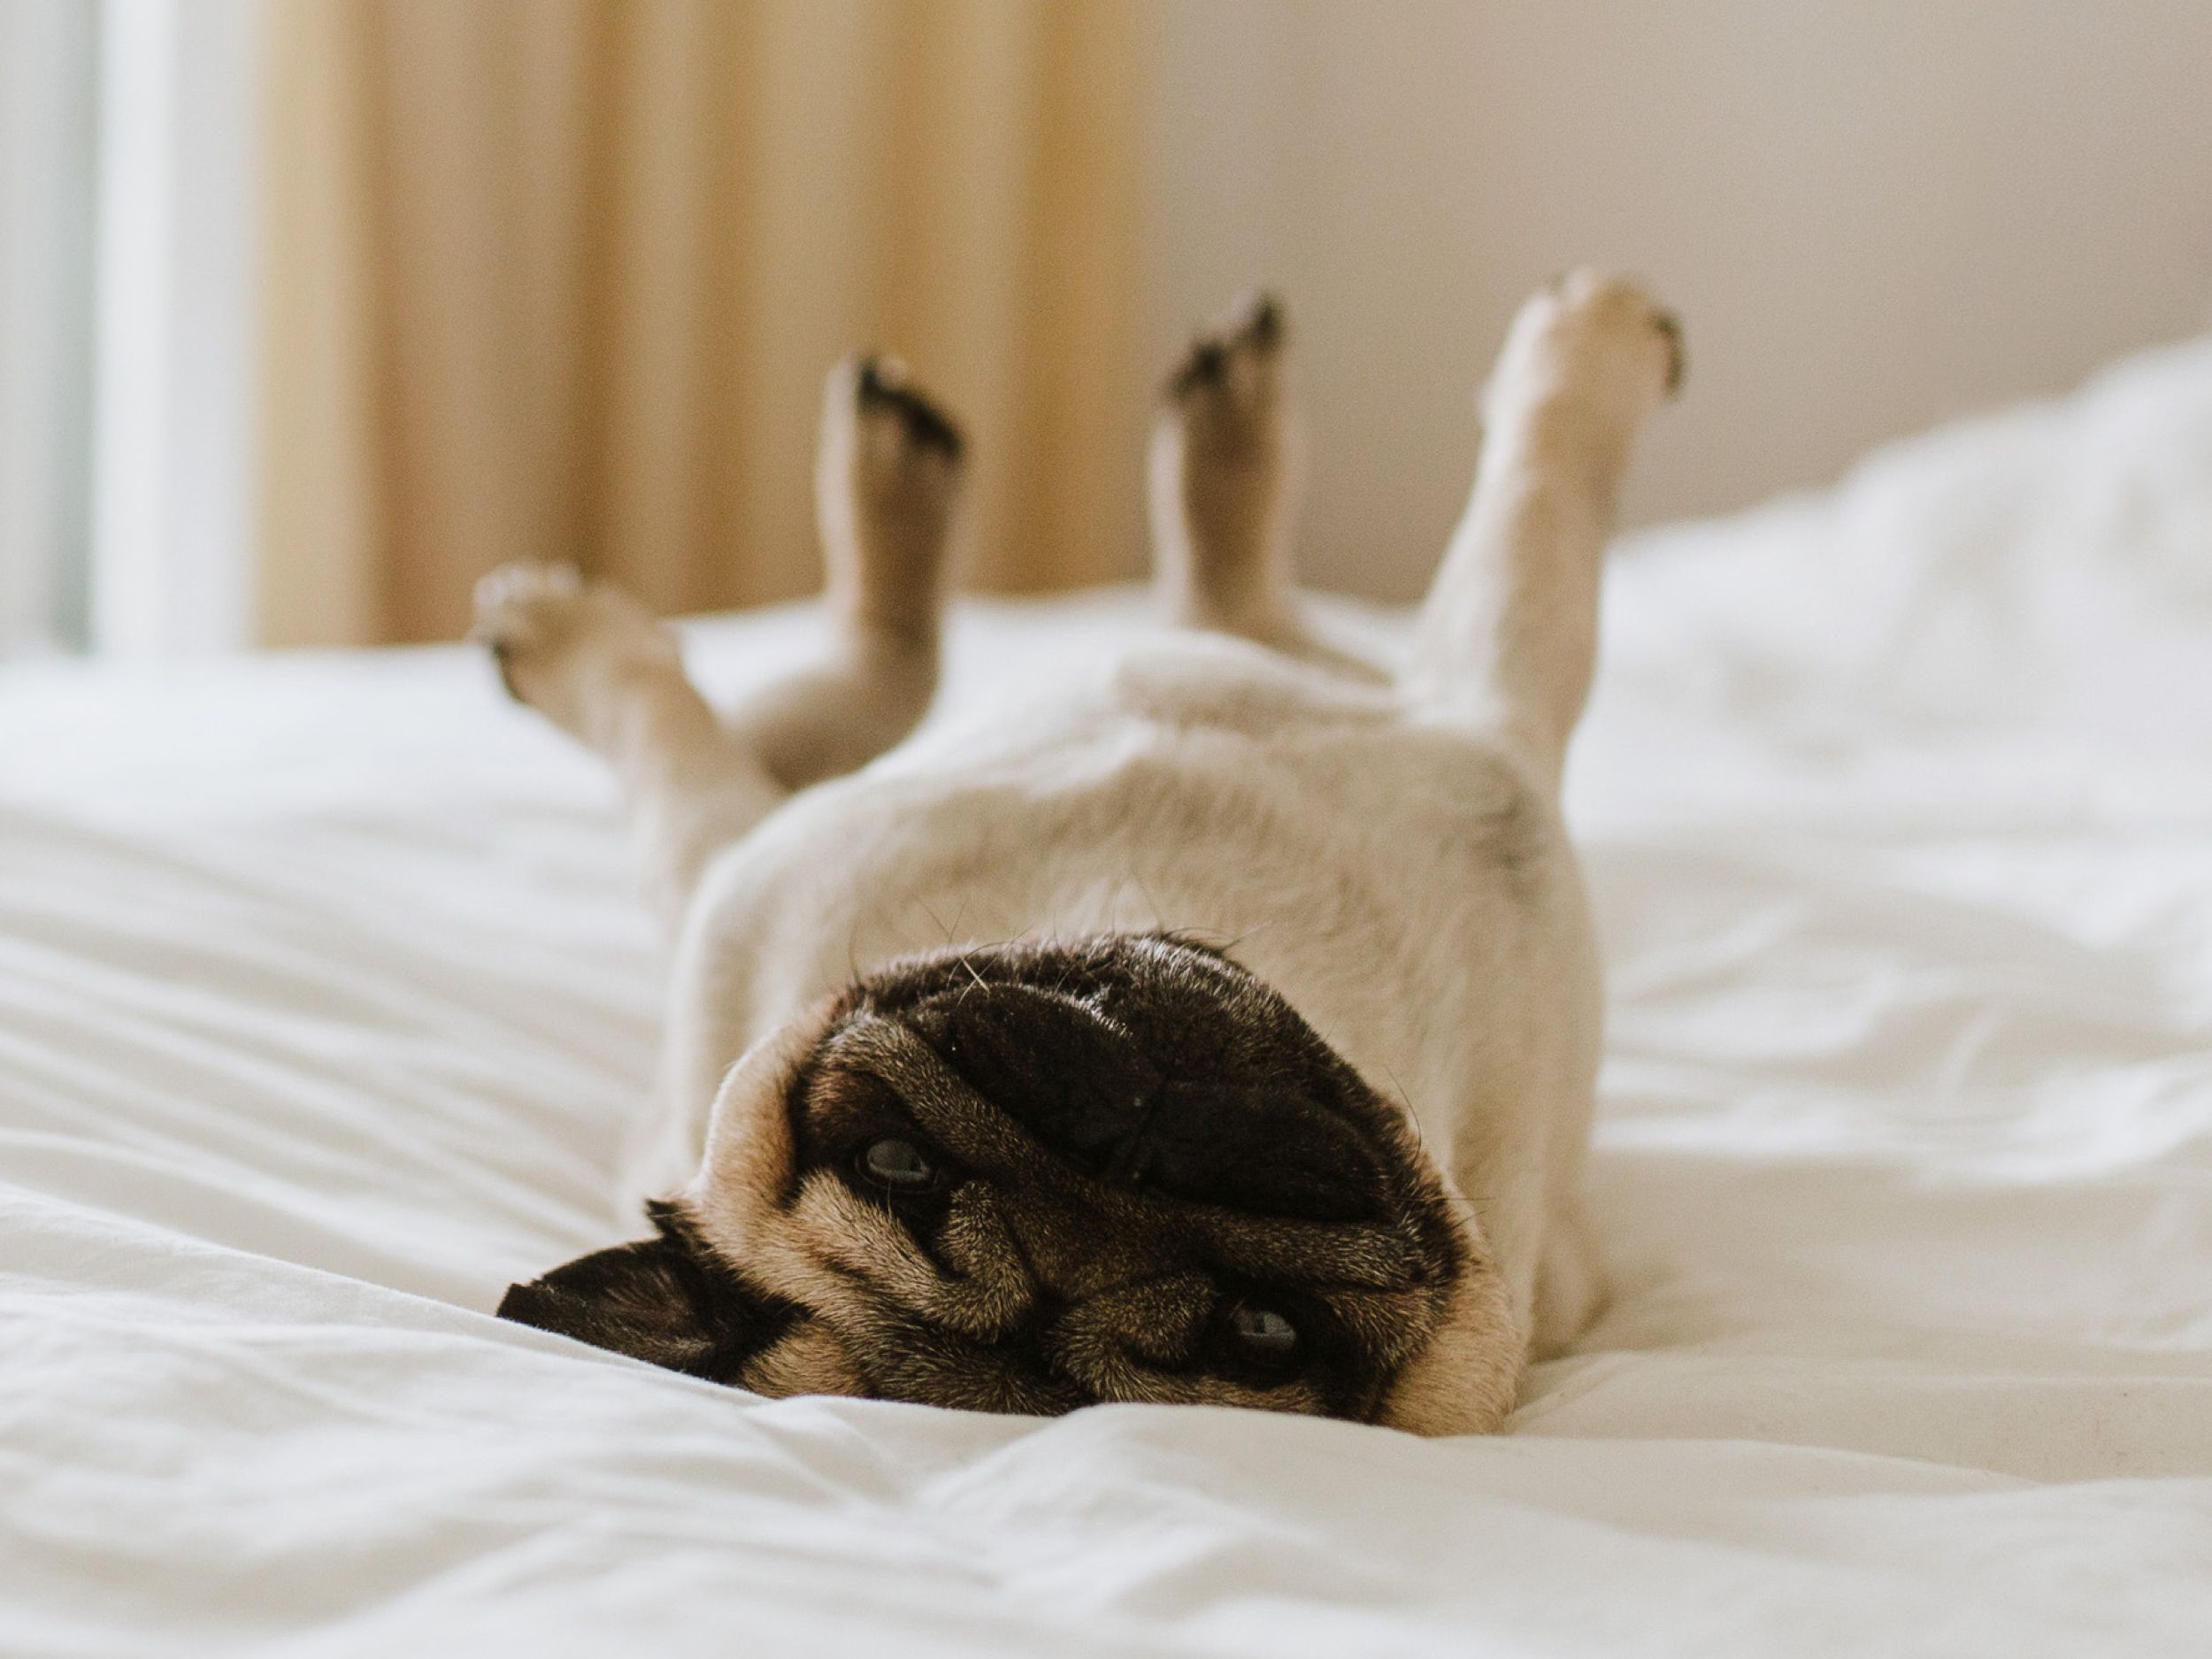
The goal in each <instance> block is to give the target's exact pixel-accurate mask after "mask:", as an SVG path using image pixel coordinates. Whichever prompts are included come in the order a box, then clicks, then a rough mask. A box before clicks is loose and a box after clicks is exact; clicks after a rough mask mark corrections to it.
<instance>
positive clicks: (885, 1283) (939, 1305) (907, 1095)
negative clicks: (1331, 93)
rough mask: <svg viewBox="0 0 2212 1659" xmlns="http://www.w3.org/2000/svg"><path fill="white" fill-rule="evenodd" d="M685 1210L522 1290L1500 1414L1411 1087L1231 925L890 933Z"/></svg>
mask: <svg viewBox="0 0 2212 1659" xmlns="http://www.w3.org/2000/svg"><path fill="white" fill-rule="evenodd" d="M649 1214H650V1215H651V1217H652V1219H653V1220H654V1222H655V1225H657V1228H658V1236H657V1238H655V1239H653V1240H648V1241H646V1242H643V1243H639V1244H632V1245H626V1246H622V1247H620V1248H616V1249H612V1250H603V1251H601V1252H599V1253H597V1254H595V1255H593V1256H586V1257H584V1258H583V1259H582V1260H580V1261H578V1262H574V1263H570V1264H569V1265H567V1266H566V1267H564V1268H561V1269H559V1270H557V1271H555V1272H553V1273H551V1274H549V1275H548V1276H547V1277H546V1278H544V1279H540V1280H537V1281H535V1282H534V1283H533V1284H530V1285H526V1286H516V1287H515V1288H514V1289H512V1290H511V1291H510V1292H509V1294H508V1297H507V1300H506V1301H505V1302H503V1304H502V1305H501V1308H500V1312H501V1314H502V1315H503V1317H509V1318H513V1319H518V1320H521V1321H522V1322H524V1323H526V1324H530V1325H541V1326H544V1327H546V1328H548V1329H551V1330H557V1331H561V1332H564V1333H566V1334H569V1335H572V1336H575V1337H579V1338H580V1339H582V1340H585V1341H588V1342H593V1343H595V1344H597V1345H599V1346H601V1347H604V1348H615V1349H618V1350H620V1351H622V1352H625V1353H628V1354H632V1355H634V1356H637V1357H639V1358H641V1359H647V1360H650V1361H652V1362H654V1363H657V1364H662V1365H667V1366H670V1367H672V1368H673V1369H675V1370H679V1371H687V1372H690V1373H692V1374H694V1375H697V1376H703V1377H709V1378H712V1379H716V1380H719V1381H724V1382H730V1383H736V1384H740V1385H742V1386H746V1387H749V1388H752V1389H754V1390H756V1391H757V1392H760V1393H763V1394H800V1393H831V1394H862V1395H870V1396H875V1397H879V1398H886V1399H895V1400H908V1401H918V1402H926V1403H930V1404H934V1405H945V1406H957V1407H966V1408H970V1409H981V1410H993V1411H1014V1412H1025V1413H1034V1414H1042V1415H1049V1414H1056V1413H1059V1412H1064V1411H1069V1410H1072V1409H1075V1408H1077V1407H1079V1406H1084V1405H1089V1404H1093V1403H1096V1402H1105V1401H1149V1402H1192V1403H1208V1404H1217V1405H1240V1406H1256V1407H1262V1408H1265V1409H1274V1410H1285V1411H1301V1412H1309V1413H1315V1414H1320V1415H1325V1416H1331V1417H1348V1418H1351V1419H1354V1420H1356V1421H1362V1422H1379V1423H1386V1424H1391V1425H1395V1426H1398V1427H1402V1428H1408V1429H1411V1430H1414V1431H1416V1432H1425V1433H1456V1432H1472V1431H1479V1430H1485V1429H1489V1428H1493V1427H1494V1426H1496V1425H1497V1423H1498V1422H1499V1420H1500V1419H1502V1417H1503V1416H1504V1414H1505V1412H1506V1411H1507V1410H1508V1409H1509V1408H1510V1405H1511V1402H1512V1393H1513V1388H1514V1379H1515V1377H1516V1375H1517V1371H1518V1366H1519V1361H1520V1357H1521V1340H1520V1336H1519V1334H1518V1333H1517V1331H1516V1330H1515V1328H1514V1325H1513V1322H1512V1320H1511V1317H1510V1316H1509V1311H1508V1308H1507V1302H1506V1297H1505V1294H1504V1292H1503V1289H1502V1285H1501V1283H1500V1281H1499V1279H1498V1278H1497V1276H1496V1274H1495V1273H1494V1271H1492V1269H1491V1267H1490V1265H1489V1263H1488V1261H1487V1259H1486V1254H1485V1251H1484V1249H1483V1247H1482V1241H1481V1239H1480V1235H1479V1231H1478V1230H1477V1228H1476V1226H1475V1223H1474V1219H1473V1217H1472V1215H1471V1213H1470V1212H1469V1211H1468V1210H1467V1209H1466V1207H1465V1205H1464V1204H1463V1202H1460V1201H1458V1200H1457V1199H1456V1198H1455V1197H1454V1196H1453V1195H1452V1194H1450V1193H1449V1191H1448V1188H1447V1187H1446V1186H1445V1184H1444V1183H1443V1181H1442V1180H1441V1179H1440V1177H1439V1176H1438V1174H1437V1172H1436V1171H1435V1169H1434V1166H1433V1165H1432V1164H1431V1163H1430V1161H1429V1160H1428V1159H1427V1157H1426V1156H1425V1155H1424V1154H1423V1152H1422V1151H1421V1149H1420V1148H1419V1146H1418V1145H1417V1143H1416V1142H1415V1141H1414V1139H1413V1137H1412V1134H1411V1132H1410V1130H1409V1128H1408V1126H1407V1124H1406V1120H1405V1118H1404V1116H1403V1115H1402V1113H1401V1112H1399V1111H1398V1110H1396V1109H1395V1108H1394V1107H1393V1106H1392V1105H1391V1104H1390V1103H1389V1102H1386V1101H1384V1100H1383V1099H1381V1098H1380V1097H1379V1095H1377V1094H1376V1093H1375V1092H1374V1091H1373V1090H1371V1089H1370V1088H1369V1087H1367V1086H1366V1084H1365V1083H1364V1082H1363V1080H1362V1079H1360V1077H1359V1075H1358V1074H1357V1073H1356V1071H1353V1069H1352V1068H1351V1067H1350V1066H1349V1065H1348V1064H1346V1063H1345V1062H1344V1061H1343V1060H1342V1059H1341V1058H1340V1057H1339V1056H1337V1055H1336V1054H1335V1052H1334V1051H1333V1050H1332V1049H1331V1048H1329V1047H1328V1045H1327V1044H1326V1043H1325V1042H1324V1041H1322V1040H1321V1038H1320V1037H1319V1036H1318V1035H1317V1033H1315V1032H1314V1031H1313V1030H1312V1029H1311V1027H1310V1026H1309V1025H1306V1023H1305V1022H1304V1021H1303V1020H1302V1019H1301V1018H1299V1016H1298V1014H1297V1013H1296V1011H1295V1010H1293V1009H1292V1008H1291V1006H1290V1004H1289V1003H1288V1002H1286V1001H1285V1000H1284V999H1283V998H1282V997H1281V996H1279V995H1277V994H1276V993H1275V992H1273V991H1272V990H1271V989H1270V988H1269V987H1266V986H1265V985H1263V983H1261V982H1260V981H1259V980H1258V979H1255V978H1254V977H1253V976H1252V975H1251V974H1249V973H1248V972H1245V971H1244V970H1242V969H1241V968H1239V967H1237V966H1236V965H1235V964H1232V963H1230V962H1228V961H1227V960H1225V958H1224V957H1222V956H1219V955H1217V953H1215V952H1212V951H1210V950H1207V949H1202V948H1201V947H1199V946H1196V945H1194V944H1190V943H1188V942H1187V941H1181V940H1178V939H1174V938H1170V937H1163V936H1159V935H1133V934H1105V935H1101V936H1098V937H1095V938H1091V939H1087V940H1080V941H1073V942H1071V943H1064V944H1049V945H1042V944H1041V945H1018V946H1007V947H1002V948H998V949H988V950H974V951H968V952H964V953H950V952H949V953H943V954H940V955H935V956H926V957H918V958H913V959H910V960H907V961H904V962H901V963H896V964H892V965H890V966H888V967H887V968H885V969H883V970H882V971H880V972H877V973H875V974H872V975H871V976H870V977H868V978H867V979H864V980H862V981H861V982H859V983H858V984H857V985H856V986H854V987H852V988H851V989H850V990H849V991H847V992H846V993H844V994H843V995H840V996H839V997H837V998H835V999H833V1001H832V1002H829V1003H828V1004H826V1006H824V1007H822V1008H820V1009H818V1010H816V1011H815V1013H814V1014H812V1015H811V1016H810V1017H809V1018H806V1019H804V1020H802V1021H799V1022H796V1023H795V1024H794V1025H792V1026H790V1027H787V1028H786V1030H785V1031H783V1032H781V1033H778V1035H777V1036H775V1037H773V1038H771V1039H769V1040H768V1041H765V1042H764V1043H763V1044H761V1045H759V1046H757V1048H755V1049H754V1050H753V1051H752V1052H751V1053H749V1055H748V1056H746V1057H745V1059H744V1060H742V1061H741V1063H740V1064H738V1065H737V1066H736V1067H735V1068H734V1069H733V1071H732V1072H731V1074H730V1076H729V1078H728V1079H727V1080H726V1082H725V1084H724V1086H723V1088H722V1092H721V1094H720V1096H719V1097H718V1100H717V1102H716V1103H715V1110H714V1118H713V1123H712V1127H711V1129H710V1134H709V1141H708V1149H707V1156H706V1161H705V1164H704V1165H703V1169H702V1170H701V1172H700V1174H699V1176H698V1178H697V1179H695V1181H694V1182H693V1184H692V1186H691V1187H690V1188H689V1189H688V1190H687V1192H686V1193H685V1194H682V1195H681V1196H680V1197H678V1198H676V1199H674V1200H672V1201H670V1202H665V1203H661V1204H657V1205H655V1206H653V1207H652V1208H651V1210H650V1211H649Z"/></svg>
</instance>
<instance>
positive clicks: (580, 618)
mask: <svg viewBox="0 0 2212 1659" xmlns="http://www.w3.org/2000/svg"><path fill="white" fill-rule="evenodd" d="M469 637H470V638H471V639H472V640H474V641H477V642H478V643H479V644H480V645H483V646H485V647H486V648H487V649H489V651H490V652H491V657H492V661H493V662H494V663H495V664H497V666H498V669H499V678H500V680H501V682H502V683H503V684H504V685H505V687H507V691H508V695H511V696H512V697H513V698H514V699H515V700H516V701H517V702H518V703H528V704H530V706H531V707H533V708H534V709H536V710H539V711H540V712H541V713H542V714H544V715H546V716H547V717H548V718H550V719H551V720H552V721H553V722H554V723H555V724H556V725H557V726H561V727H563V728H564V729H565V730H567V731H570V732H572V733H579V734H580V733H581V732H582V729H583V725H584V719H585V714H586V710H587V707H588V701H589V699H590V697H591V696H592V695H593V694H594V692H595V690H597V689H598V688H600V687H603V686H605V685H607V684H608V683H610V682H611V681H613V680H618V679H619V678H620V677H621V676H622V675H624V674H626V673H629V672H637V671H639V670H648V671H657V670H660V669H666V668H672V669H676V670H678V671H679V672H680V669H681V664H682V655H681V652H680V649H678V646H677V643H676V637H675V635H674V634H672V633H670V632H669V630H668V629H667V628H666V627H665V626H663V625H662V624H661V623H660V622H659V621H658V620H657V618H655V617H654V616H653V613H652V612H651V611H648V610H647V609H646V608H645V607H644V606H643V605H642V604H641V603H638V602H637V601H636V600H635V599H633V598H632V597H631V596H630V595H628V594H626V593H624V592H623V591H622V590H621V589H620V588H614V587H611V586H609V585H608V584H607V583H605V582H598V581H592V580H588V579H587V578H585V577H584V576H583V575H582V574H581V573H580V572H579V571H578V570H577V569H576V567H575V566H574V565H538V564H530V563H517V564H512V565H501V566H500V567H499V568H498V569H497V570H495V571H494V572H492V573H491V574H490V575H488V576H487V577H485V578H484V579H483V580H481V581H480V582H478V583H477V584H476V624H475V626H473V627H472V628H471V629H470V630H469Z"/></svg>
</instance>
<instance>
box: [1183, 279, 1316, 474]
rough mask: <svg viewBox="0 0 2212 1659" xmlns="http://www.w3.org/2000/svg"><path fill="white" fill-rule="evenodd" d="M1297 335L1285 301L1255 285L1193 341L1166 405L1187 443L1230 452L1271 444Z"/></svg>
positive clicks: (1227, 454) (1231, 454) (1236, 453)
mask: <svg viewBox="0 0 2212 1659" xmlns="http://www.w3.org/2000/svg"><path fill="white" fill-rule="evenodd" d="M1288 346H1289V334H1288V330H1287V328H1286V326H1285V323H1284V319H1283V308H1282V305H1281V303H1280V302H1279V301H1278V300H1277V299H1276V298H1275V297H1274V296H1272V295H1271V294H1264V293H1260V292H1256V291H1255V292H1253V293H1249V294H1246V295H1244V296H1241V297H1240V299H1239V300H1238V301H1237V302H1236V303H1235V304H1234V305H1233V306H1232V307H1231V308H1230V310H1229V313H1228V315H1227V316H1225V318H1224V319H1222V321H1221V324H1220V326H1218V327H1217V328H1216V329H1215V330H1214V331H1213V332H1211V333H1210V334H1202V335H1200V336H1199V337H1198V338H1197V339H1196V340H1194V341H1193V342H1191V348H1190V349H1189V350H1188V351H1187V352H1185V353H1184V354H1183V360H1182V361H1181V362H1180V363H1179V364H1177V365H1176V366H1175V371H1174V373H1171V374H1170V375H1169V376H1168V380H1167V386H1166V388H1165V399H1164V401H1165V403H1166V412H1167V414H1168V416H1169V418H1170V419H1172V420H1174V421H1176V422H1178V423H1179V424H1180V426H1182V428H1183V430H1184V434H1185V436H1186V439H1187V442H1190V443H1191V444H1192V446H1193V447H1194V448H1196V449H1204V450H1207V451H1210V452H1211V453H1213V454H1215V455H1217V456H1219V457H1223V458H1231V457H1236V456H1239V455H1241V454H1245V453H1248V452H1256V451H1259V450H1262V449H1265V448H1266V447H1267V446H1268V445H1269V444H1270V443H1271V442H1272V441H1273V440H1274V438H1275V437H1276V435H1277V431H1278V428H1279V425H1280V422H1281V396H1282V385H1283V379H1284V370H1285V367H1286V363H1287V357H1288Z"/></svg>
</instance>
